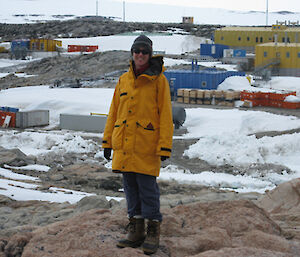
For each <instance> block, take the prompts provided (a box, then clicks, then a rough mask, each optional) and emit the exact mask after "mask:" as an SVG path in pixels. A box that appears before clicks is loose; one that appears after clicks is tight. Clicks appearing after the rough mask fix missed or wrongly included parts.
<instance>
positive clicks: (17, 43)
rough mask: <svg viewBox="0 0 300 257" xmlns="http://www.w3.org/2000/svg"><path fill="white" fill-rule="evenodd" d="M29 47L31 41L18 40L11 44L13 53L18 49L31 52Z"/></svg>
mask: <svg viewBox="0 0 300 257" xmlns="http://www.w3.org/2000/svg"><path fill="white" fill-rule="evenodd" d="M29 46H30V40H29V39H16V40H13V41H12V42H11V51H12V52H14V51H15V50H16V49H17V48H24V49H26V50H29Z"/></svg>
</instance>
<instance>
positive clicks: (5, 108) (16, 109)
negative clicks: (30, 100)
mask: <svg viewBox="0 0 300 257" xmlns="http://www.w3.org/2000/svg"><path fill="white" fill-rule="evenodd" d="M0 111H4V112H18V111H19V109H18V108H12V107H7V106H3V107H0Z"/></svg>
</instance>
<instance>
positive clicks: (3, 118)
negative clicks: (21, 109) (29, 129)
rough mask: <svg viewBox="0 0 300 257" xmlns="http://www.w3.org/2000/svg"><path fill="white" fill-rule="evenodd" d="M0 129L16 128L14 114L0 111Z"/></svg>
mask: <svg viewBox="0 0 300 257" xmlns="http://www.w3.org/2000/svg"><path fill="white" fill-rule="evenodd" d="M7 121H9V122H8V123H7V124H5V123H6V122H7ZM0 127H12V128H14V127H16V112H5V111H0Z"/></svg>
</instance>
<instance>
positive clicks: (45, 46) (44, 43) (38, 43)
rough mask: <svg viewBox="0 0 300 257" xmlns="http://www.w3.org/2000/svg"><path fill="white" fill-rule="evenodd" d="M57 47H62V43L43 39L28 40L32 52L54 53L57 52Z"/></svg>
mask: <svg viewBox="0 0 300 257" xmlns="http://www.w3.org/2000/svg"><path fill="white" fill-rule="evenodd" d="M57 46H58V47H61V46H62V42H61V41H60V40H53V39H43V38H39V39H31V40H30V50H33V51H45V52H54V51H56V50H57Z"/></svg>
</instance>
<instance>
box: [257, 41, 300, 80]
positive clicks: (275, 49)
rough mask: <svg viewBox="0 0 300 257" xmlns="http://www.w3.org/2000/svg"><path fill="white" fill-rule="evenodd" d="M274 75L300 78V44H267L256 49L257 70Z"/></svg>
mask: <svg viewBox="0 0 300 257" xmlns="http://www.w3.org/2000/svg"><path fill="white" fill-rule="evenodd" d="M264 67H265V68H269V69H271V70H272V72H273V74H274V73H275V74H274V75H279V76H296V77H300V43H265V44H260V45H256V47H255V69H256V70H258V69H263V68H264Z"/></svg>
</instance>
